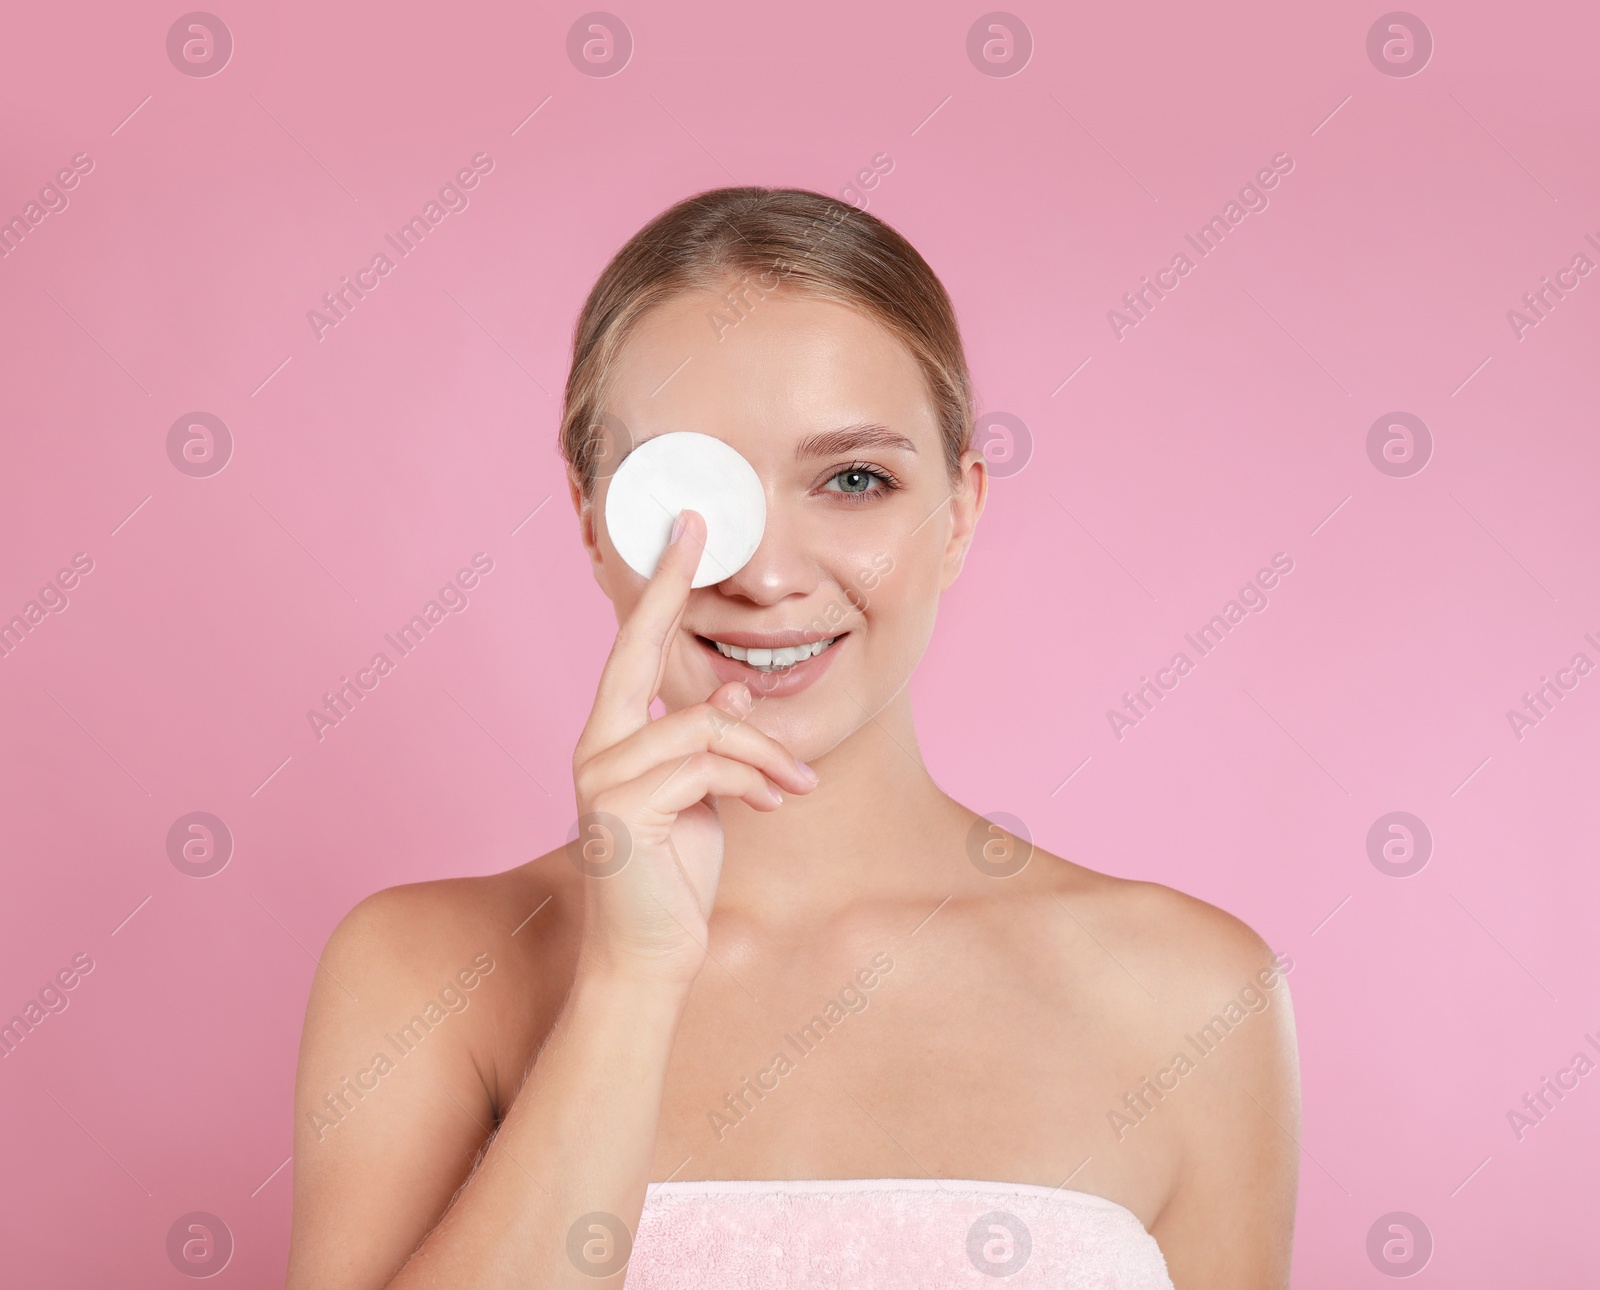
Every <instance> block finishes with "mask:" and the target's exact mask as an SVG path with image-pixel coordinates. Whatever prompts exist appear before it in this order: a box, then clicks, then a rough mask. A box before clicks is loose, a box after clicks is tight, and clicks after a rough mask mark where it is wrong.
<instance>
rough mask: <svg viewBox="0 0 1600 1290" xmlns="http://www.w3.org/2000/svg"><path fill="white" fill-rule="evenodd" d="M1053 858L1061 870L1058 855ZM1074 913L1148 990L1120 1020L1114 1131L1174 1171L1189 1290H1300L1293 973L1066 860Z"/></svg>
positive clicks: (1182, 1269)
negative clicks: (1248, 1288)
mask: <svg viewBox="0 0 1600 1290" xmlns="http://www.w3.org/2000/svg"><path fill="white" fill-rule="evenodd" d="M1051 859H1053V858H1051ZM1060 863H1061V864H1062V865H1063V866H1064V868H1062V869H1061V870H1059V871H1056V872H1055V873H1053V874H1051V875H1050V878H1049V880H1050V882H1051V883H1052V884H1053V885H1054V886H1055V887H1056V888H1057V890H1056V891H1055V892H1054V895H1055V897H1056V899H1057V900H1058V901H1059V903H1060V904H1061V906H1062V907H1063V908H1064V909H1065V910H1066V911H1067V912H1068V913H1069V914H1071V915H1072V916H1073V917H1075V918H1076V919H1078V920H1079V921H1080V925H1081V926H1082V927H1084V928H1085V929H1086V930H1088V931H1090V932H1091V933H1092V934H1093V935H1094V936H1095V937H1096V938H1097V940H1098V941H1099V943H1100V945H1101V947H1102V948H1103V949H1104V951H1105V954H1106V956H1107V957H1108V958H1114V959H1115V961H1116V965H1117V968H1118V970H1119V971H1120V972H1121V973H1122V974H1123V975H1124V976H1126V977H1128V978H1131V979H1133V980H1135V981H1136V983H1137V986H1138V990H1139V996H1134V995H1133V993H1132V990H1131V988H1130V989H1128V990H1124V992H1123V995H1122V997H1123V998H1124V999H1129V998H1137V999H1138V1001H1137V1003H1136V1004H1135V1005H1134V1006H1126V1005H1124V1006H1120V1007H1118V1008H1117V1009H1116V1010H1115V1016H1116V1019H1117V1020H1116V1023H1115V1027H1116V1031H1115V1032H1116V1035H1117V1037H1118V1040H1119V1041H1120V1042H1118V1043H1117V1045H1116V1047H1117V1049H1118V1050H1119V1052H1120V1054H1121V1063H1122V1065H1123V1069H1122V1070H1121V1071H1119V1076H1120V1078H1121V1080H1122V1085H1121V1097H1120V1099H1119V1101H1118V1102H1117V1103H1115V1104H1114V1107H1113V1109H1112V1110H1111V1111H1109V1112H1108V1113H1107V1128H1106V1132H1107V1134H1108V1135H1109V1138H1108V1140H1109V1139H1110V1138H1114V1139H1115V1141H1116V1142H1117V1144H1118V1145H1119V1149H1125V1148H1130V1147H1131V1148H1132V1149H1133V1150H1134V1152H1135V1153H1137V1151H1138V1150H1139V1149H1140V1148H1146V1149H1148V1148H1154V1147H1156V1145H1157V1144H1161V1143H1165V1144H1169V1147H1168V1148H1167V1149H1164V1150H1160V1151H1158V1153H1157V1154H1158V1155H1160V1156H1161V1157H1163V1158H1164V1160H1165V1162H1166V1163H1165V1164H1163V1165H1162V1167H1161V1169H1160V1171H1159V1172H1160V1174H1161V1176H1162V1177H1164V1178H1165V1179H1166V1180H1167V1181H1166V1182H1165V1183H1164V1184H1163V1185H1162V1187H1161V1192H1162V1199H1161V1201H1160V1203H1159V1207H1157V1208H1156V1211H1155V1218H1154V1221H1153V1222H1152V1223H1151V1226H1150V1230H1151V1232H1152V1233H1153V1234H1154V1235H1155V1236H1156V1238H1157V1239H1158V1241H1159V1242H1160V1244H1161V1247H1162V1250H1163V1252H1164V1254H1165V1256H1166V1259H1167V1264H1168V1269H1169V1271H1170V1273H1171V1275H1172V1278H1173V1280H1174V1282H1175V1283H1176V1284H1178V1285H1194V1286H1197V1287H1210V1286H1213V1285H1215V1286H1223V1285H1232V1286H1236V1285H1243V1284H1250V1285H1258V1284H1259V1285H1271V1286H1280V1285H1281V1286H1287V1284H1288V1269H1289V1259H1290V1248H1291V1239H1292V1233H1293V1223H1294V1210H1295V1198H1296V1194H1297V1180H1298V1157H1299V1149H1298V1145H1297V1144H1298V1140H1299V1133H1300V1090H1299V1061H1298V1055H1297V1045H1296V1037H1295V1021H1294V1009H1293V1005H1292V1002H1291V1000H1290V997H1289V984H1288V977H1289V974H1290V973H1292V972H1293V970H1294V960H1293V959H1292V958H1291V957H1290V956H1288V955H1287V954H1279V953H1274V951H1273V950H1272V948H1271V947H1270V946H1269V945H1268V944H1267V943H1266V941H1265V940H1264V939H1263V938H1262V937H1261V936H1260V935H1259V934H1258V933H1257V932H1256V931H1255V929H1253V928H1252V927H1250V926H1249V925H1248V924H1247V923H1245V922H1244V921H1243V920H1242V919H1240V918H1237V917H1235V916H1234V915H1233V914H1230V913H1228V912H1226V911H1225V910H1222V909H1219V908H1217V907H1216V906H1215V905H1211V904H1208V903H1207V902H1205V901H1203V900H1199V899H1197V898H1195V897H1193V896H1189V895H1186V894H1184V893H1183V892H1180V891H1175V890H1173V889H1172V888H1170V887H1166V886H1163V885H1161V884H1159V883H1151V882H1136V881H1128V880H1125V879H1119V878H1114V877H1110V876H1108V875H1105V874H1099V873H1095V872H1093V871H1091V870H1087V869H1083V868H1082V867H1080V866H1077V865H1069V864H1067V863H1066V862H1064V861H1063V862H1060Z"/></svg>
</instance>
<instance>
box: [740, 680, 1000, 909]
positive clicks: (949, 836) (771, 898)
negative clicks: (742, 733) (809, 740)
mask: <svg viewBox="0 0 1600 1290" xmlns="http://www.w3.org/2000/svg"><path fill="white" fill-rule="evenodd" d="M811 764H812V766H813V768H814V769H815V770H816V772H817V773H818V775H820V776H821V779H822V782H821V783H820V784H819V785H818V786H817V789H816V791H814V792H812V793H809V794H806V795H804V796H801V795H799V794H789V795H786V796H785V798H784V803H783V806H782V807H781V808H779V809H778V810H777V811H771V812H762V811H754V810H751V809H750V808H749V807H748V806H746V805H745V804H744V803H743V802H741V801H737V800H732V801H723V802H722V803H721V804H720V806H721V814H722V826H723V835H724V837H725V839H726V850H725V852H724V856H723V865H722V878H721V881H720V883H719V889H718V897H717V904H718V907H719V908H725V909H727V908H731V909H737V910H739V911H740V912H741V913H742V914H745V915H747V916H749V917H752V918H755V919H758V920H761V921H766V920H767V919H768V918H778V919H780V920H781V921H790V920H799V921H809V920H810V918H813V917H825V916H826V915H827V914H828V913H830V912H832V911H835V910H838V909H842V908H844V907H847V906H850V905H853V904H856V903H859V902H862V901H879V900H894V899H908V900H913V901H914V900H916V899H918V898H919V897H920V896H921V894H922V893H923V892H925V891H930V890H933V889H935V888H940V889H943V890H948V887H949V883H948V881H947V880H946V878H945V875H946V874H947V873H948V867H949V863H950V860H951V858H952V857H955V856H959V855H960V854H962V850H961V848H962V841H961V838H962V830H963V829H964V827H965V821H966V820H967V819H968V818H969V817H968V815H967V813H966V812H965V811H964V810H963V808H962V807H960V806H959V805H957V804H956V803H955V802H954V801H952V800H951V799H950V798H949V797H948V796H946V795H945V793H944V792H943V791H942V790H941V789H940V788H939V786H938V785H937V784H936V783H934V781H933V777H932V776H931V775H930V774H929V773H928V770H927V767H926V766H924V765H923V762H922V752H921V749H920V748H919V747H918V744H917V734H916V726H915V723H914V722H913V720H912V715H911V702H910V697H909V695H908V693H907V692H906V691H905V690H902V691H901V692H900V694H899V695H898V696H896V698H895V699H894V700H893V701H892V702H890V703H889V705H888V706H887V707H885V708H884V709H882V710H881V711H879V712H877V713H874V714H873V716H872V717H871V719H869V720H867V721H865V722H863V723H862V725H861V727H860V728H859V729H858V730H857V731H855V733H853V734H852V735H850V737H849V738H847V739H845V740H844V741H842V742H841V743H839V744H837V745H836V746H835V747H834V748H832V749H830V750H829V751H828V752H827V753H826V754H825V755H824V756H822V757H818V758H815V759H814V760H813V762H812V763H811Z"/></svg>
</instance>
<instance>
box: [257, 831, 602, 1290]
mask: <svg viewBox="0 0 1600 1290" xmlns="http://www.w3.org/2000/svg"><path fill="white" fill-rule="evenodd" d="M563 870H565V871H566V873H571V872H573V871H572V870H571V867H570V866H569V865H567V864H566V862H565V860H564V859H562V858H561V857H560V856H559V855H556V856H554V857H550V856H546V857H543V858H541V859H539V860H536V861H533V862H531V863H529V864H526V865H522V866H519V867H518V868H516V869H511V870H507V871H506V872H504V873H498V874H489V875H486V876H483V877H474V878H450V879H443V880H439V881H434V882H418V883H407V884H404V885H402V886H397V887H389V888H385V889H384V890H382V891H379V892H376V893H374V894H373V895H371V896H368V897H367V898H366V899H365V900H362V901H361V902H360V903H358V904H357V905H356V906H355V907H354V908H353V909H351V910H350V911H349V913H347V914H346V915H345V916H344V917H343V918H342V919H340V921H339V923H338V925H337V926H336V927H335V928H334V930H333V933H332V935H331V936H330V937H329V938H328V942H327V945H326V947H325V948H324V949H323V952H322V955H321V957H320V958H319V960H318V965H317V970H316V973H315V976H314V979H313V983H312V987H311V997H310V1000H309V1002H308V1003H307V1005H306V1017H305V1026H304V1029H303V1031H302V1033H301V1039H300V1055H299V1061H298V1064H297V1068H296V1073H295V1129H294V1140H295V1174H294V1195H295V1200H294V1209H295V1218H294V1227H293V1235H292V1238H291V1242H290V1277H289V1283H290V1284H291V1285H293V1286H297V1287H299V1286H312V1285H328V1284H363V1285H375V1284H383V1283H384V1281H385V1279H386V1278H387V1277H389V1276H392V1275H393V1272H394V1270H395V1269H396V1268H398V1267H399V1266H400V1265H401V1264H402V1263H404V1261H405V1259H406V1258H407V1257H408V1255H409V1254H410V1252H411V1250H412V1249H413V1248H414V1247H415V1245H416V1238H417V1234H419V1233H421V1232H425V1231H427V1230H428V1228H429V1227H430V1226H431V1225H432V1224H433V1223H434V1222H435V1221H436V1220H437V1218H438V1216H439V1214H441V1213H442V1212H443V1211H444V1208H445V1206H446V1205H447V1204H448V1203H449V1200H450V1197H451V1195H452V1194H453V1193H454V1191H455V1189H456V1188H457V1187H459V1186H460V1185H461V1183H462V1182H463V1181H464V1180H465V1178H466V1177H467V1174H468V1172H469V1171H470V1169H471V1168H472V1164H473V1161H474V1159H475V1158H476V1155H477V1153H478V1152H479V1151H480V1150H481V1148H482V1146H483V1143H484V1141H485V1139H486V1138H487V1137H488V1135H489V1134H490V1132H492V1130H493V1126H494V1123H495V1121H496V1120H497V1119H498V1118H499V1116H500V1115H501V1114H503V1111H504V1108H505V1105H506V1104H507V1102H508V1101H509V1100H510V1099H511V1098H514V1097H515V1095H516V1091H517V1089H518V1087H519V1086H520V1081H521V1078H522V1076H523V1073H524V1071H525V1070H526V1068H527V1063H528V1062H529V1060H530V1059H531V1055H532V1053H533V1052H534V1051H536V1050H537V1045H538V1043H539V1041H540V1039H541V1038H542V1036H543V1034H544V1033H545V1032H546V1031H547V1030H548V1027H549V1024H550V1020H551V1018H552V1016H553V1014H554V1012H555V1011H556V1009H557V1008H558V1007H559V999H560V997H561V996H562V994H563V993H564V991H565V988H566V987H565V983H564V982H563V981H562V980H561V976H562V965H563V962H564V956H565V948H564V947H565V946H566V945H567V944H568V943H569V942H570V940H571V939H572V935H573V932H572V906H573V901H572V898H571V889H572V884H571V883H570V882H568V881H567V880H566V878H565V875H564V874H563ZM397 1159H404V1160H405V1161H407V1162H408V1168H406V1169H396V1168H395V1167H394V1162H395V1161H396V1160H397ZM354 1180H359V1182H360V1185H359V1186H356V1185H352V1182H353V1181H354ZM352 1233H357V1234H359V1235H360V1239H359V1240H356V1241H352V1239H351V1234H352Z"/></svg>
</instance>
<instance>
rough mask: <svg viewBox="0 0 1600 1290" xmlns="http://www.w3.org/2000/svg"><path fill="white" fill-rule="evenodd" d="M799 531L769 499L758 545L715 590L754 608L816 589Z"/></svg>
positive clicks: (813, 564)
mask: <svg viewBox="0 0 1600 1290" xmlns="http://www.w3.org/2000/svg"><path fill="white" fill-rule="evenodd" d="M801 532H802V529H801V527H800V526H798V525H796V524H795V523H793V522H792V521H791V519H790V517H787V516H785V515H784V514H783V513H782V511H781V508H779V507H777V506H774V505H773V503H772V499H771V498H770V497H769V498H768V499H767V525H766V528H765V530H764V531H763V532H762V534H761V545H760V546H758V547H756V553H755V554H754V555H753V556H751V557H750V559H749V562H748V563H746V564H745V566H744V567H743V568H742V569H740V570H739V572H738V573H736V574H734V575H733V577H731V578H725V579H724V580H723V581H721V582H719V583H718V584H717V590H718V591H720V592H721V593H722V594H723V595H725V596H738V597H741V598H743V599H745V600H749V601H752V602H754V603H755V604H758V605H775V604H777V603H778V602H779V601H780V600H784V599H786V598H787V597H789V596H805V595H809V594H810V593H811V592H812V591H814V590H816V586H817V579H818V574H817V564H816V561H815V560H813V559H811V558H810V556H809V554H808V552H807V550H806V545H805V543H804V541H803V540H802V539H801Z"/></svg>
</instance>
